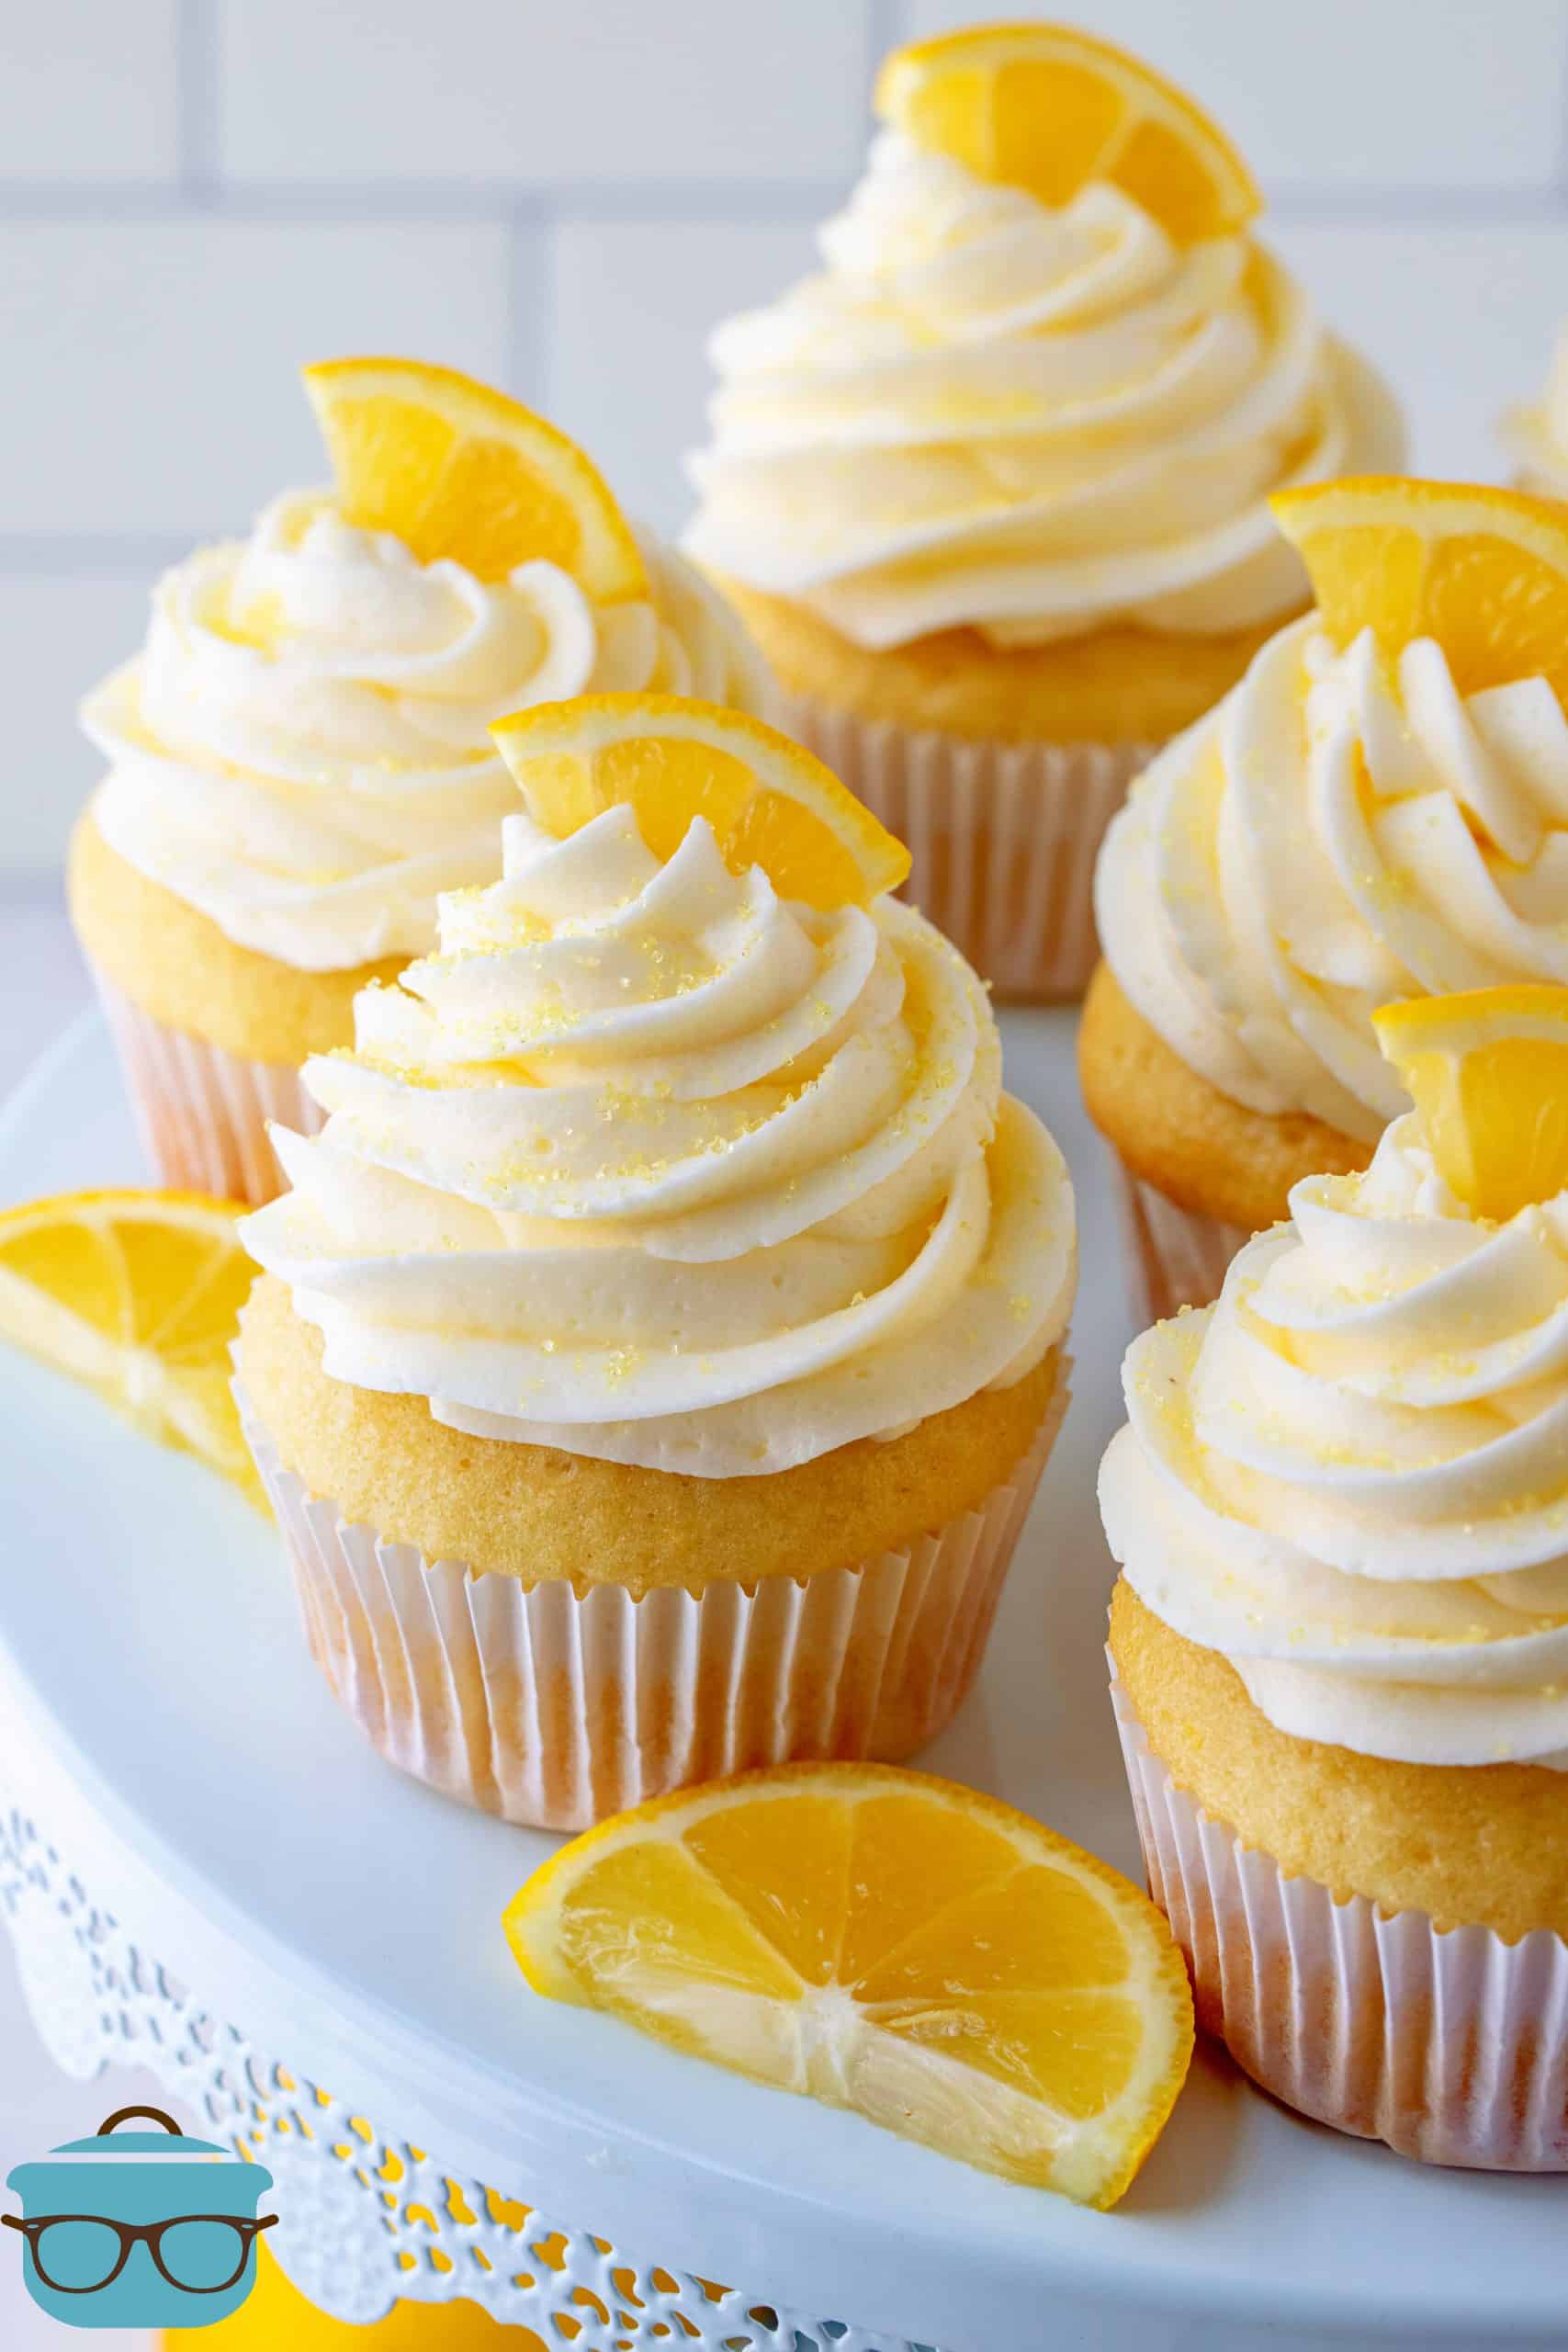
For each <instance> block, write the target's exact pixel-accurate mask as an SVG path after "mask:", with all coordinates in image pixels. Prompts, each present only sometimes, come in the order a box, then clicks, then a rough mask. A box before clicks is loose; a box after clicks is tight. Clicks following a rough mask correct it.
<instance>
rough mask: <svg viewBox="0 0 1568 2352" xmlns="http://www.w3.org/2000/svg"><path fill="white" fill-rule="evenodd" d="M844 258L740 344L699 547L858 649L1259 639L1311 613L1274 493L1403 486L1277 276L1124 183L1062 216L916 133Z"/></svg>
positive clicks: (873, 167) (871, 200)
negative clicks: (1197, 236)
mask: <svg viewBox="0 0 1568 2352" xmlns="http://www.w3.org/2000/svg"><path fill="white" fill-rule="evenodd" d="M821 245H822V251H823V255H824V258H825V261H826V264H827V266H826V269H825V270H824V271H822V272H819V273H818V274H817V275H816V276H813V277H807V278H806V279H804V280H803V281H802V282H801V283H800V284H798V285H797V286H795V288H792V289H791V291H790V292H789V293H787V294H786V295H784V297H783V298H782V300H779V301H778V302H776V303H774V304H773V306H772V308H770V309H768V310H764V311H756V312H753V313H750V314H748V315H745V316H742V317H740V318H737V319H735V320H732V321H731V322H729V323H728V325H726V326H724V327H721V328H720V329H719V331H718V333H717V334H716V337H715V339H714V343H713V347H712V349H713V359H714V364H715V366H716V369H717V371H718V375H719V379H720V382H719V390H718V392H717V394H716V398H715V400H714V402H713V405H712V412H711V415H712V426H713V435H712V445H711V447H709V448H708V449H707V450H706V451H705V453H704V454H703V455H702V456H701V457H700V458H695V459H694V461H693V471H694V478H695V481H696V483H697V487H698V489H699V491H700V492H701V498H702V504H701V508H700V511H699V513H698V515H697V516H696V519H695V521H694V524H693V526H692V528H691V531H690V533H689V535H688V538H687V542H686V544H687V546H688V548H690V549H691V551H692V552H693V553H694V555H695V556H696V557H697V559H698V560H699V561H700V562H702V563H704V564H706V565H708V566H710V567H711V568H712V569H714V570H716V571H719V572H722V573H728V574H730V575H732V576H733V577H734V578H736V579H737V580H740V581H743V582H747V583H749V584H750V585H751V586H753V587H756V588H760V589H763V590H767V591H770V592H772V593H774V594H779V595H782V596H785V597H788V598H791V599H793V600H794V601H795V602H796V603H799V604H802V605H807V606H808V607H810V608H811V609H812V610H814V611H815V612H817V613H818V614H819V615H820V616H822V617H823V618H824V619H825V620H827V621H828V622H829V623H830V624H831V625H832V626H833V627H835V628H838V629H839V630H840V632H841V633H842V634H843V635H844V636H846V637H849V638H851V639H853V640H854V641H855V642H856V643H858V644H861V645H865V646H871V647H882V646H889V645H896V644H902V643H904V642H906V641H908V639H912V638H916V637H919V636H923V635H925V634H927V633H928V632H930V631H932V630H937V629H942V628H951V627H954V626H959V625H969V626H973V627H976V628H981V629H983V630H984V631H985V632H986V633H987V635H988V636H989V637H991V638H993V639H996V640H998V642H1001V643H1017V642H1032V641H1041V640H1044V639H1051V638H1056V637H1067V636H1073V635H1077V634H1080V633H1082V632H1084V631H1086V630H1088V629H1091V628H1097V627H1100V626H1101V625H1102V624H1108V623H1111V622H1114V621H1119V620H1132V621H1138V622H1142V623H1145V624H1146V625H1147V626H1149V627H1150V628H1158V629H1166V630H1184V631H1195V632H1200V633H1202V632H1214V631H1224V630H1228V629H1232V628H1245V627H1251V626H1254V625H1256V624H1257V623H1258V622H1259V621H1264V620H1267V619H1268V618H1269V616H1271V615H1274V614H1283V613H1285V612H1287V611H1289V610H1290V609H1291V607H1292V605H1298V604H1300V603H1301V602H1302V600H1303V596H1304V594H1305V580H1304V576H1303V572H1302V570H1301V567H1300V563H1299V561H1298V560H1297V558H1296V556H1295V554H1294V553H1293V551H1292V549H1291V548H1288V547H1287V546H1285V544H1284V543H1283V541H1282V540H1281V539H1280V537H1279V535H1278V533H1277V532H1276V531H1275V529H1274V526H1273V524H1272V522H1271V520H1270V518H1269V511H1268V508H1267V505H1266V503H1265V501H1266V499H1267V496H1268V494H1269V492H1272V491H1275V490H1280V489H1282V488H1284V487H1285V486H1286V485H1287V484H1290V483H1293V482H1300V481H1314V480H1322V479H1326V478H1328V477H1330V476H1332V475H1335V474H1338V473H1344V472H1349V471H1356V470H1361V469H1367V468H1382V467H1387V466H1393V465H1396V464H1397V463H1398V461H1399V457H1400V452H1401V446H1402V436H1401V433H1400V428H1399V424H1398V421H1397V417H1396V416H1395V414H1394V412H1393V407H1392V404H1391V402H1390V401H1389V399H1388V396H1387V395H1386V394H1385V393H1384V392H1383V391H1382V388H1381V386H1380V385H1379V384H1378V383H1377V382H1376V380H1375V379H1373V378H1372V377H1371V375H1370V373H1369V372H1368V370H1367V369H1366V368H1364V367H1363V366H1362V365H1361V364H1360V363H1359V362H1358V361H1357V360H1355V359H1354V358H1353V357H1352V356H1351V355H1350V354H1348V352H1346V351H1345V350H1343V349H1342V348H1341V347H1340V346H1339V345H1336V344H1335V343H1334V342H1333V341H1332V339H1331V338H1329V337H1327V336H1325V334H1324V332H1323V329H1322V327H1321V326H1320V324H1319V322H1318V320H1317V318H1316V316H1315V314H1314V311H1313V308H1312V306H1311V304H1310V302H1309V301H1308V300H1307V298H1306V296H1305V295H1304V293H1303V290H1302V288H1300V287H1299V286H1298V285H1297V284H1296V282H1295V281H1294V279H1293V278H1292V277H1291V276H1290V274H1289V272H1287V271H1286V270H1285V269H1284V268H1283V267H1282V266H1280V263H1279V262H1278V261H1276V260H1275V259H1274V258H1273V257H1272V255H1270V254H1269V253H1268V252H1267V251H1266V250H1265V249H1264V248H1263V247H1261V246H1259V245H1258V244H1257V243H1254V242H1253V241H1252V240H1251V239H1250V238H1247V237H1244V236H1232V237H1222V238H1214V239H1210V240H1207V241H1205V242H1203V243H1199V244H1195V245H1191V246H1188V247H1186V248H1181V247H1179V246H1177V245H1176V244H1175V243H1173V242H1172V241H1171V239H1170V238H1169V237H1168V234H1167V233H1166V232H1165V231H1164V230H1163V229H1162V228H1161V227H1160V225H1159V223H1158V222H1157V221H1156V220H1154V219H1153V218H1152V217H1151V216H1150V215H1149V214H1148V213H1146V212H1145V211H1144V210H1143V209H1141V207H1140V206H1139V205H1137V204H1136V203H1135V202H1134V200H1133V199H1132V198H1130V197H1128V196H1126V195H1124V194H1123V193H1122V191H1121V190H1120V189H1118V188H1115V187H1111V186H1110V185H1108V184H1101V183H1098V182H1097V183H1091V184H1090V185H1089V186H1088V187H1085V188H1084V189H1082V190H1081V191H1080V193H1079V194H1078V195H1077V197H1076V198H1074V199H1073V200H1072V202H1071V203H1069V204H1067V205H1066V206H1065V207H1063V208H1062V209H1059V210H1055V209H1048V208H1047V207H1045V206H1043V205H1042V204H1041V203H1039V202H1038V201H1037V200H1036V198H1033V197H1032V196H1030V195H1028V194H1027V193H1026V192H1025V191H1023V190H1021V189H1019V188H1015V187H1005V186H997V185H994V184H992V183H990V182H987V181H982V180H979V179H977V178H976V177H975V176H974V175H972V174H971V173H969V172H968V171H967V170H966V169H965V168H964V166H963V165H962V164H958V163H956V162H955V161H953V159H951V158H950V157H947V156H944V155H940V154H933V153H929V152H927V151H925V150H923V149H921V148H919V147H917V146H915V145H914V144H913V143H912V142H911V141H908V140H907V139H905V138H904V137H903V136H901V135H900V134H899V133H897V132H894V131H888V132H885V133H883V134H882V135H881V136H880V137H879V138H878V139H877V140H876V141H875V142H874V146H873V149H872V153H871V162H870V167H869V169H868V171H867V173H866V175H865V177H864V179H863V181H862V183H861V185H860V187H858V188H857V189H856V191H855V193H854V195H853V197H852V199H851V202H850V205H849V207H848V209H847V210H846V211H844V212H843V213H842V214H841V215H840V216H839V218H838V219H836V220H831V221H829V223H828V225H827V227H826V228H825V229H824V231H823V232H822V235H821Z"/></svg>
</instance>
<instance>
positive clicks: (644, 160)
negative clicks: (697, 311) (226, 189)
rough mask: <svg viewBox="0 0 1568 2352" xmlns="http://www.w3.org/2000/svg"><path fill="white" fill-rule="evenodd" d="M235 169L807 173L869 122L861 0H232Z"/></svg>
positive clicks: (377, 175)
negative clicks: (565, 1)
mask: <svg viewBox="0 0 1568 2352" xmlns="http://www.w3.org/2000/svg"><path fill="white" fill-rule="evenodd" d="M866 44H867V32H866V20H865V12H864V8H863V6H862V5H861V0H776V4H775V5H769V6H761V7H759V6H737V5H735V0H570V5H568V6H562V5H560V0H549V5H545V0H510V5H498V0H441V5H440V6H431V5H430V0H334V5H333V6H322V5H321V0H266V5H265V6H260V5H258V4H257V0H225V5H224V6H223V10H222V15H221V17H220V73H221V137H220V154H221V158H222V163H223V166H224V168H225V170H226V171H227V172H229V173H230V174H231V175H233V176H234V177H235V178H237V179H240V180H266V181H278V180H283V181H310V182H340V181H345V180H350V181H352V180H376V181H384V180H389V179H399V180H408V181H413V182H421V181H423V182H424V183H425V184H426V185H428V184H430V183H432V182H437V181H441V182H451V181H457V182H463V181H469V182H472V181H476V180H491V181H494V180H501V181H506V182H509V183H515V184H516V185H518V186H536V185H539V184H549V183H551V182H555V181H566V182H582V181H609V182H617V181H618V182H625V181H627V180H648V179H653V180H680V181H685V180H692V179H704V178H717V179H742V180H758V181H772V180H803V179H804V180H809V179H813V178H819V177H822V176H824V175H826V176H829V177H831V176H834V175H839V174H841V173H844V172H847V171H848V170H849V169H850V168H851V167H852V164H853V162H854V160H855V157H856V156H857V154H858V153H859V151H860V148H861V145H862V143H863V126H864V106H865V82H866V63H867V56H866Z"/></svg>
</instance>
